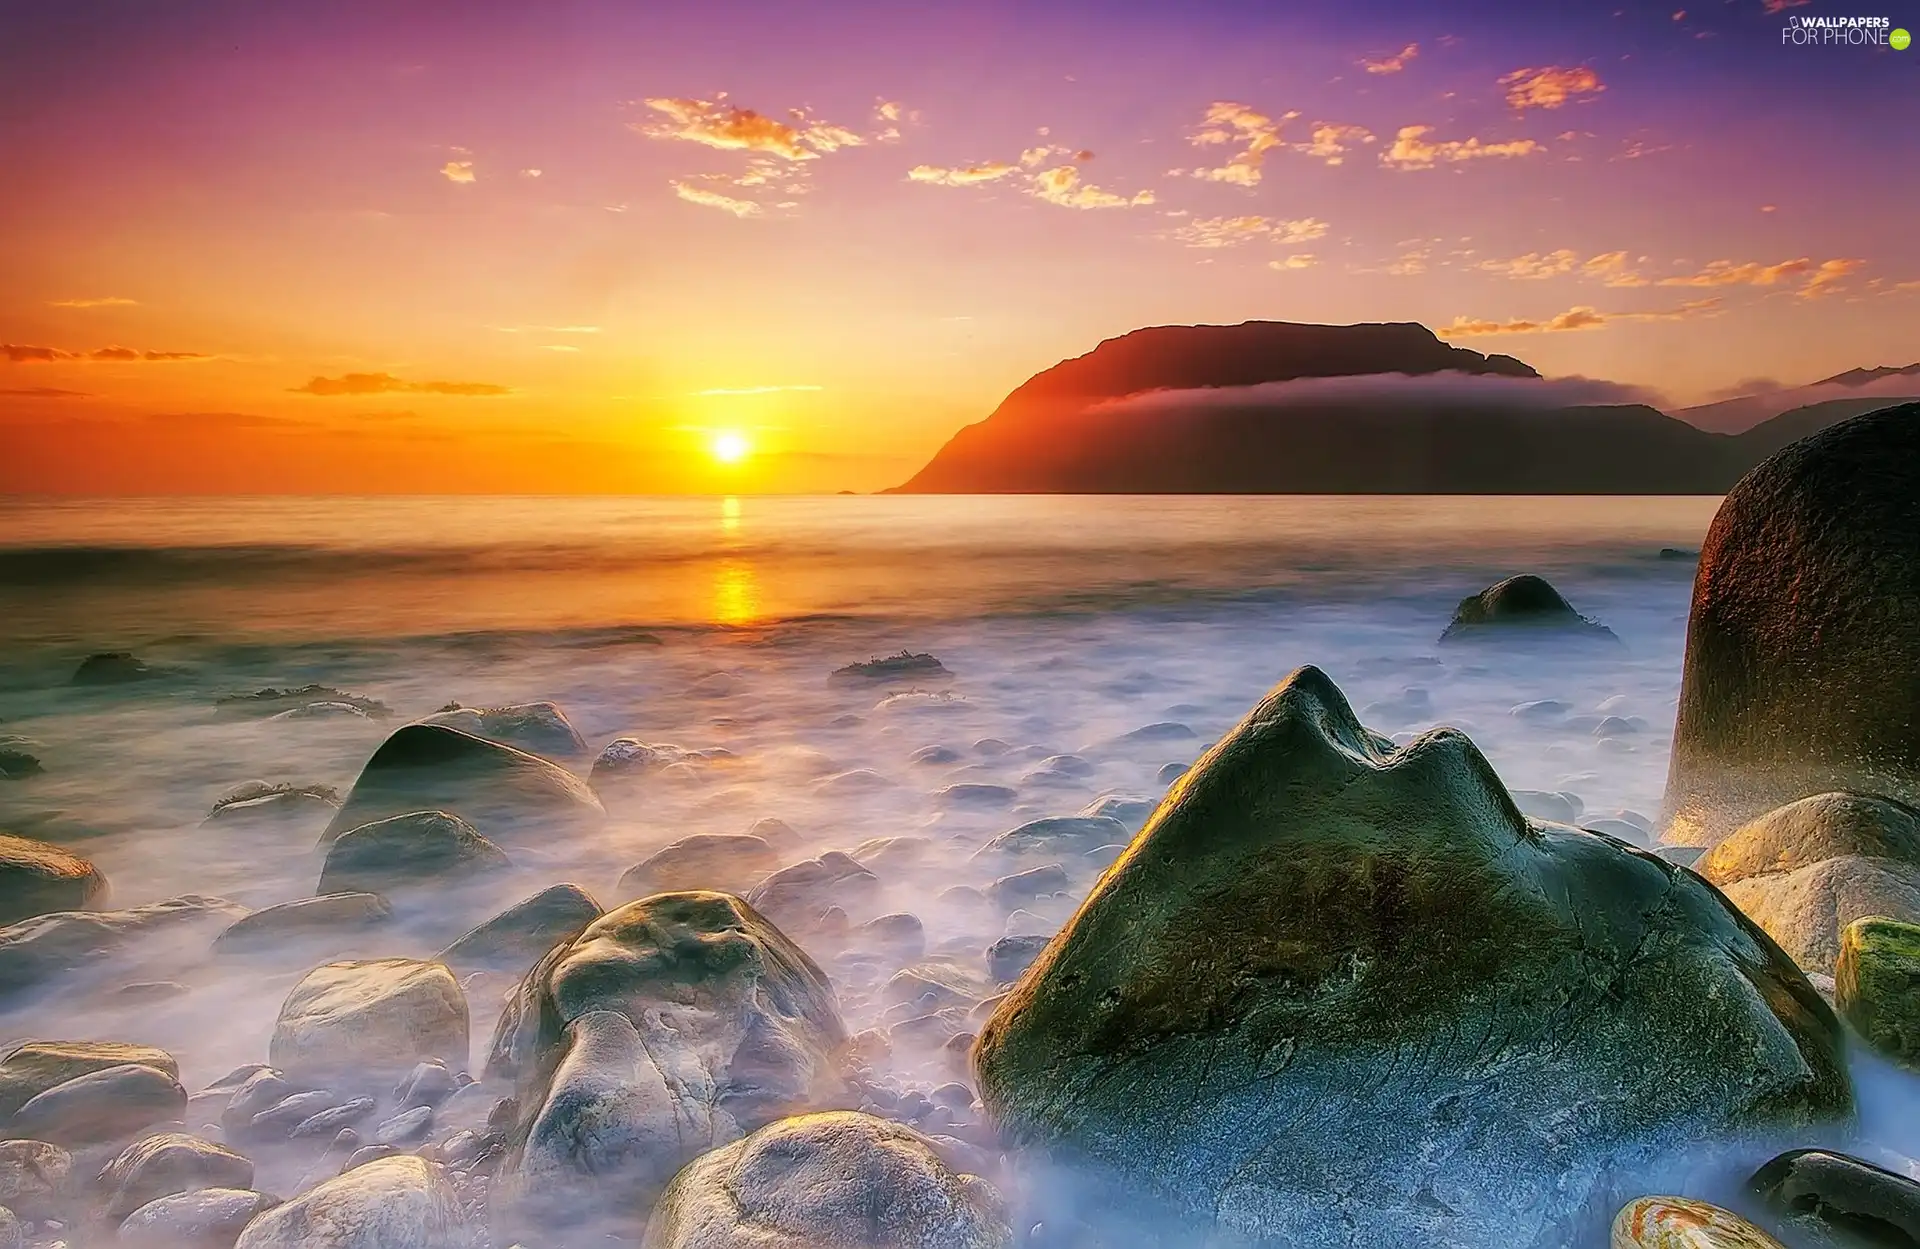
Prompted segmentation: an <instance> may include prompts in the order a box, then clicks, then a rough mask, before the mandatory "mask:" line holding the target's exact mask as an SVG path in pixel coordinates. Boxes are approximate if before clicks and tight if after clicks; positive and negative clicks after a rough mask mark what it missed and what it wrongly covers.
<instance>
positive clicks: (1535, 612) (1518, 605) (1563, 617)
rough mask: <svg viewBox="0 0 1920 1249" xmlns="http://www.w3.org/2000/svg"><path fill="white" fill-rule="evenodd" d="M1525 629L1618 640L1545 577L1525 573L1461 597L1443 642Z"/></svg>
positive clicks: (1609, 630) (1502, 634) (1508, 633)
mask: <svg viewBox="0 0 1920 1249" xmlns="http://www.w3.org/2000/svg"><path fill="white" fill-rule="evenodd" d="M1523 631H1534V632H1544V633H1554V634H1578V635H1582V636H1586V637H1592V638H1598V639H1604V640H1607V641H1617V640H1618V639H1617V638H1615V637H1614V634H1613V630H1611V629H1609V628H1607V627H1606V626H1605V625H1603V624H1599V623H1597V622H1595V621H1592V620H1589V619H1587V618H1586V617H1585V616H1582V615H1581V614H1580V613H1579V612H1577V611H1575V610H1573V605H1572V604H1571V603H1569V602H1567V600H1566V599H1564V598H1562V597H1561V596H1560V591H1558V590H1556V589H1554V588H1553V586H1552V585H1551V584H1549V583H1548V582H1547V580H1546V579H1545V578H1543V577H1536V576H1534V575H1532V574H1531V573H1523V574H1521V575H1520V576H1517V577H1508V578H1507V579H1506V580H1505V581H1501V582H1497V583H1496V584H1494V585H1490V586H1488V587H1487V588H1486V589H1484V590H1482V591H1480V593H1478V594H1474V595H1470V596H1469V597H1467V598H1464V599H1461V600H1460V606H1458V607H1456V608H1454V610H1453V620H1452V622H1451V623H1449V624H1448V625H1447V629H1446V632H1444V633H1442V634H1441V635H1440V640H1441V641H1442V642H1461V641H1471V640H1474V639H1481V638H1497V637H1510V636H1512V635H1514V634H1516V633H1520V632H1523Z"/></svg>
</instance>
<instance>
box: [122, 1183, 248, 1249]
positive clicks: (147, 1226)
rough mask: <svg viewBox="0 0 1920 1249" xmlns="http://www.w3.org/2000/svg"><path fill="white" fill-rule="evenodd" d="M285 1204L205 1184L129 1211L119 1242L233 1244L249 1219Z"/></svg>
mask: <svg viewBox="0 0 1920 1249" xmlns="http://www.w3.org/2000/svg"><path fill="white" fill-rule="evenodd" d="M279 1204H280V1199H279V1198H278V1197H269V1196H268V1195H267V1194H265V1193H256V1192H251V1191H248V1190H246V1189H240V1188H201V1189H195V1190H193V1191H191V1192H181V1193H174V1194H172V1195H171V1196H167V1197H159V1198H156V1199H154V1200H153V1201H150V1202H148V1203H147V1204H146V1205H144V1206H141V1207H140V1208H139V1209H138V1210H135V1211H134V1212H133V1213H131V1214H129V1215H128V1216H127V1217H126V1219H125V1221H124V1222H122V1223H121V1224H120V1229H119V1231H118V1232H116V1233H115V1235H114V1243H115V1244H119V1245H126V1246H128V1247H129V1249H233V1243H234V1241H236V1240H238V1239H239V1238H240V1233H241V1232H242V1231H243V1230H244V1229H245V1228H246V1226H247V1224H249V1223H251V1222H252V1221H253V1220H254V1219H256V1218H258V1217H259V1216H260V1215H261V1214H264V1213H265V1212H266V1211H268V1210H271V1209H273V1208H274V1207H275V1206H277V1205H279Z"/></svg>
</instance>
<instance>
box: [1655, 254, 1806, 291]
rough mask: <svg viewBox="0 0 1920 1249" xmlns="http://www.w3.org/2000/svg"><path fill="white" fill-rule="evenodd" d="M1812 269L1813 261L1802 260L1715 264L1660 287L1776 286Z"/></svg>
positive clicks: (1674, 278)
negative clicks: (1764, 263)
mask: <svg viewBox="0 0 1920 1249" xmlns="http://www.w3.org/2000/svg"><path fill="white" fill-rule="evenodd" d="M1813 268H1814V264H1813V261H1812V260H1811V259H1809V258H1807V257H1805V256H1801V257H1800V258H1799V259H1797V260H1782V261H1781V262H1780V263H1778V264H1772V265H1763V264H1761V263H1760V262H1759V261H1757V260H1749V261H1747V262H1746V263H1744V264H1735V263H1734V262H1733V261H1731V260H1715V261H1712V262H1711V263H1709V264H1708V265H1707V266H1706V267H1705V268H1703V269H1701V270H1700V271H1699V272H1697V273H1689V274H1685V275H1682V276H1679V277H1671V278H1661V279H1660V281H1659V285H1661V286H1775V285H1778V284H1779V283H1781V282H1784V281H1786V280H1787V279H1789V278H1797V277H1799V276H1800V275H1801V274H1803V273H1810V272H1812V271H1813Z"/></svg>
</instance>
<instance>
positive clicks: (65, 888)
mask: <svg viewBox="0 0 1920 1249" xmlns="http://www.w3.org/2000/svg"><path fill="white" fill-rule="evenodd" d="M107 894H108V888H107V878H106V877H105V876H103V875H101V874H100V869H99V868H97V867H95V866H94V865H93V864H92V863H91V862H89V861H87V860H86V859H83V858H81V857H80V856H79V855H77V854H74V853H72V852H70V851H67V850H62V849H61V848H60V847H58V846H50V845H48V844H47V843H46V842H44V841H34V840H32V839H31V838H27V837H15V836H13V835H12V834H10V833H0V924H17V923H19V922H20V921H21V920H23V919H32V918H33V917H34V916H36V915H46V914H48V913H49V912H53V911H91V910H96V909H98V908H100V907H102V906H105V905H106V902H107Z"/></svg>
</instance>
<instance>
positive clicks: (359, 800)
mask: <svg viewBox="0 0 1920 1249" xmlns="http://www.w3.org/2000/svg"><path fill="white" fill-rule="evenodd" d="M414 811H447V812H451V813H452V814H454V815H457V816H459V817H461V818H462V819H464V820H466V821H467V822H468V823H470V824H472V825H473V826H474V828H476V829H478V830H479V832H480V834H481V835H482V836H484V837H487V838H489V839H490V840H493V841H496V842H501V843H502V844H507V845H511V844H512V843H513V842H514V841H515V840H519V841H522V842H529V843H534V844H551V843H553V842H556V841H560V840H564V839H565V837H566V836H567V835H568V834H570V833H575V832H582V831H587V830H591V829H596V828H598V827H599V826H600V824H601V822H602V821H603V820H604V819H605V817H606V811H605V810H604V809H603V808H602V807H601V805H600V800H599V799H598V798H596V797H594V795H593V791H592V790H590V789H588V788H587V786H586V785H585V784H584V783H582V782H581V781H580V780H579V778H577V777H575V776H574V775H573V774H572V773H570V772H568V771H566V770H565V769H564V768H561V767H559V766H557V765H555V764H552V763H549V762H547V761H546V760H545V759H541V758H539V757H537V756H535V755H530V754H527V753H526V752H525V751H522V750H515V749H514V748H513V747H511V746H503V745H501V744H500V743H499V742H490V741H487V740H486V739H484V738H479V737H475V736H473V735H472V734H471V733H462V732H461V731H460V730H458V729H453V728H448V727H446V726H445V725H439V724H409V725H406V726H404V727H402V728H399V729H396V730H394V732H393V733H392V734H391V735H390V736H389V737H388V738H387V740H386V741H384V742H382V743H380V748H379V749H378V750H376V751H374V752H373V756H372V757H371V758H369V759H368V760H367V762H366V764H365V766H363V767H362V768H361V769H360V776H359V778H358V779H357V780H355V781H354V783H353V791H352V792H351V793H349V794H348V795H347V801H346V803H345V805H343V806H342V807H341V808H340V810H339V812H338V813H337V814H336V815H335V816H334V817H333V820H332V821H331V822H330V823H328V825H327V828H326V832H325V833H324V834H322V841H323V843H324V842H332V841H333V840H334V839H335V838H337V837H339V836H340V835H341V834H342V833H344V832H347V831H348V830H349V829H355V828H359V827H361V826H362V825H365V824H371V823H373V822H374V821H375V820H384V819H387V818H388V817H390V816H395V815H406V814H408V813H410V812H414Z"/></svg>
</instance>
